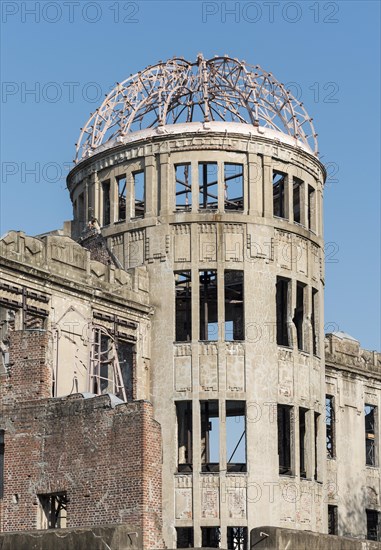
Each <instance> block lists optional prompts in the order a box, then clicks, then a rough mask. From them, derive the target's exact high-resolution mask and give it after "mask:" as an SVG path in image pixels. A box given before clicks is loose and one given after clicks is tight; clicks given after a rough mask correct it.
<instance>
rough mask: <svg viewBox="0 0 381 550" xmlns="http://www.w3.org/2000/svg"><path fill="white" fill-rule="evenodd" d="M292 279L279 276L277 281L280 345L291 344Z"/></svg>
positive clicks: (277, 317) (277, 319) (277, 335)
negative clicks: (290, 307)
mask: <svg viewBox="0 0 381 550" xmlns="http://www.w3.org/2000/svg"><path fill="white" fill-rule="evenodd" d="M289 289H290V279H285V278H283V277H277V282H276V341H277V344H278V346H289V345H290V341H289V337H288V311H289V301H290V296H289V293H290V291H289Z"/></svg>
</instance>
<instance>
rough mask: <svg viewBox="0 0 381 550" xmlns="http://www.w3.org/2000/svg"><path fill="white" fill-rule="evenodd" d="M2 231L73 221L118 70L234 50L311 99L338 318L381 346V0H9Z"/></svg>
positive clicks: (329, 307)
mask: <svg viewBox="0 0 381 550" xmlns="http://www.w3.org/2000/svg"><path fill="white" fill-rule="evenodd" d="M1 10H2V13H1V18H2V19H1V20H2V39H1V40H2V54H1V66H2V74H1V77H2V103H1V110H2V134H1V143H2V145H1V162H2V164H1V166H2V179H1V195H0V197H1V202H0V221H1V233H4V232H5V231H6V230H8V229H17V230H19V229H22V230H24V231H25V232H26V233H29V234H38V233H41V232H44V231H48V230H51V229H54V228H57V227H60V226H62V222H63V221H64V220H66V219H70V218H71V204H70V200H69V197H68V193H67V191H66V189H65V177H66V174H67V172H68V169H69V168H70V166H72V159H73V158H74V151H75V147H74V143H75V142H76V140H77V139H78V136H79V128H80V127H81V126H82V125H83V124H84V123H85V121H86V120H87V118H88V116H89V113H90V112H93V111H94V110H95V108H96V107H97V106H98V104H99V103H100V102H101V99H102V97H103V95H104V94H105V93H107V92H108V91H109V90H110V87H111V86H113V84H114V83H115V82H116V81H121V80H123V79H124V78H126V77H127V76H129V75H130V74H131V73H135V72H137V71H138V70H141V69H143V68H144V67H146V66H147V65H150V64H153V63H155V62H157V61H158V60H165V59H167V58H169V57H172V56H173V55H177V56H184V57H185V58H187V59H195V57H196V55H197V53H198V52H203V54H204V56H205V57H209V56H213V55H215V54H225V53H227V54H229V55H231V56H232V57H237V58H239V59H244V60H246V61H247V62H248V63H251V64H259V65H261V66H262V67H263V68H264V69H266V70H269V71H271V72H272V73H273V74H274V75H275V77H276V78H277V79H278V80H280V81H281V82H283V83H285V84H288V85H289V87H290V88H291V90H292V91H293V92H294V93H296V94H297V95H299V96H300V97H302V101H303V102H304V104H305V106H306V108H307V110H308V112H309V113H310V115H311V116H313V117H314V123H315V127H316V128H317V131H318V133H319V149H320V153H321V156H322V161H323V162H324V163H327V164H328V168H329V173H330V177H329V180H328V182H327V185H326V191H325V239H326V242H327V243H331V244H328V245H327V256H328V258H327V265H326V306H325V308H326V311H325V318H326V328H327V330H331V329H333V328H339V329H340V330H344V331H346V332H349V333H350V334H352V335H353V336H355V337H356V338H357V339H359V340H360V341H361V344H362V345H363V347H366V348H369V349H380V347H381V346H380V170H379V168H380V163H379V154H380V126H379V124H380V123H379V120H380V112H379V95H380V69H379V67H380V3H379V2H378V1H374V2H366V1H362V2H356V1H349V2H346V1H338V2H326V1H320V2H316V1H315V2H312V1H311V2H310V1H308V0H304V1H299V2H287V1H278V2H277V1H274V2H272V1H268V2H266V1H265V2H259V1H257V2H255V1H254V2H245V1H241V2H199V1H192V2H188V1H183V2H175V1H173V2H170V1H169V2H168V1H165V0H163V1H160V2H159V1H156V2H152V1H143V2H126V1H123V0H121V1H119V2H117V1H115V0H114V1H112V2H108V1H99V2H86V1H83V0H78V1H74V0H68V1H65V2H62V1H61V2H55V1H49V2H45V1H41V0H40V1H39V2H34V1H18V2H14V1H6V0H3V1H2V2H1Z"/></svg>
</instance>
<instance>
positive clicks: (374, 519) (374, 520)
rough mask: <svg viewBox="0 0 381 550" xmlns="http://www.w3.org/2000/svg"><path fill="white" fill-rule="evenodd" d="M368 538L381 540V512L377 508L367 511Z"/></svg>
mask: <svg viewBox="0 0 381 550" xmlns="http://www.w3.org/2000/svg"><path fill="white" fill-rule="evenodd" d="M366 538H367V539H368V540H376V541H379V540H380V529H379V513H378V512H377V510H367V511H366Z"/></svg>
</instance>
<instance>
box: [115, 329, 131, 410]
mask: <svg viewBox="0 0 381 550" xmlns="http://www.w3.org/2000/svg"><path fill="white" fill-rule="evenodd" d="M117 355H118V361H119V366H120V372H121V375H122V380H123V384H124V389H125V391H126V397H127V400H128V401H132V400H133V398H134V396H133V387H134V379H133V377H134V365H135V352H134V345H133V344H131V343H130V342H126V341H124V340H121V339H118V340H117ZM117 395H118V394H117ZM118 396H119V397H120V398H123V397H122V395H118Z"/></svg>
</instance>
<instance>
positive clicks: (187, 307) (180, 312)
mask: <svg viewBox="0 0 381 550" xmlns="http://www.w3.org/2000/svg"><path fill="white" fill-rule="evenodd" d="M175 293H176V296H175V309H176V312H175V315H176V328H175V332H176V334H175V338H176V341H177V342H187V341H189V340H192V282H191V271H181V272H180V271H179V272H176V273H175Z"/></svg>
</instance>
